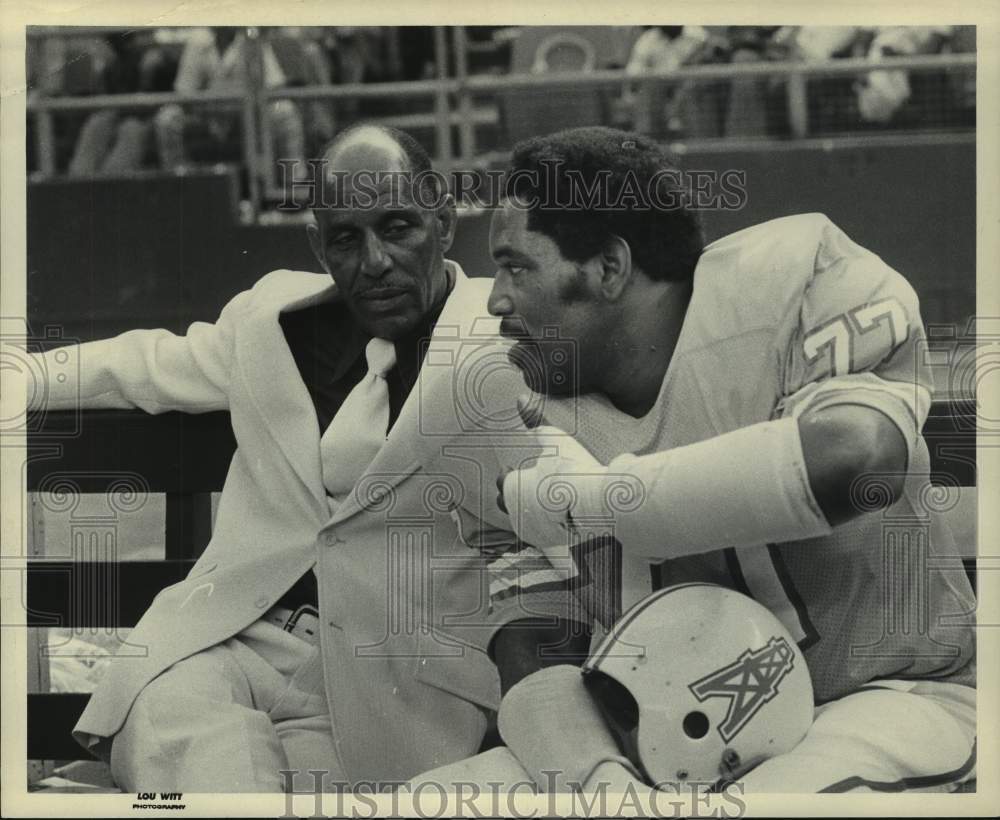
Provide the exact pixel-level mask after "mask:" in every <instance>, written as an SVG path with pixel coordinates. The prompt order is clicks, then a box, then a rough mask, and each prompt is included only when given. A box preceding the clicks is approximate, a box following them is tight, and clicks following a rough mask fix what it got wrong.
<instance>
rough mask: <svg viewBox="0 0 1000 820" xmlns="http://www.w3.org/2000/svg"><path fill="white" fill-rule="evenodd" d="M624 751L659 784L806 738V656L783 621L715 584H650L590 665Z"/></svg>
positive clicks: (706, 774) (710, 772)
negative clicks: (647, 592)
mask: <svg viewBox="0 0 1000 820" xmlns="http://www.w3.org/2000/svg"><path fill="white" fill-rule="evenodd" d="M583 675H584V681H585V682H586V684H587V687H588V689H589V690H590V693H591V695H592V696H593V697H594V699H595V700H596V701H597V703H598V706H599V707H600V708H601V710H602V712H603V713H604V716H605V719H606V720H607V722H608V724H609V725H610V726H611V728H612V731H613V732H614V733H615V735H616V737H617V739H618V741H619V742H620V743H621V745H622V747H623V751H624V752H625V754H626V755H628V757H629V758H630V759H631V760H632V762H633V763H635V764H636V765H637V766H639V767H641V768H642V769H643V770H644V774H645V775H646V777H647V778H648V780H649V782H650V783H651V784H653V785H657V784H666V783H684V782H690V783H695V782H699V783H717V782H719V781H725V782H729V781H733V780H736V779H737V778H739V777H740V776H742V775H743V774H745V773H746V772H748V771H749V770H750V769H752V768H753V767H754V766H756V765H757V764H759V763H760V762H762V761H764V760H766V759H768V758H770V757H773V756H775V755H779V754H783V753H784V752H788V751H790V750H791V749H792V748H794V747H795V746H796V745H797V744H798V743H799V741H800V740H802V738H803V736H804V735H805V733H806V731H807V730H808V729H809V726H810V725H811V724H812V720H813V690H812V681H811V680H810V677H809V670H808V669H807V667H806V662H805V658H804V657H803V655H802V652H801V650H800V649H799V648H798V646H797V645H796V643H795V641H794V640H793V639H792V637H791V635H789V633H788V631H787V630H786V629H785V628H784V626H782V624H781V622H780V621H779V620H778V619H777V618H776V617H775V616H774V615H773V614H772V613H771V612H770V611H769V610H767V609H766V608H765V607H763V606H761V605H760V604H759V603H757V602H756V601H754V600H753V599H751V598H749V597H747V596H746V595H742V594H740V593H739V592H734V591H733V590H731V589H726V588H725V587H721V586H717V585H715V584H706V583H691V584H680V585H678V586H673V587H668V588H666V589H662V590H659V591H658V592H655V593H653V594H652V595H650V596H649V597H647V598H645V599H644V600H642V601H640V602H639V603H638V604H636V606H634V607H633V608H632V609H630V610H629V611H628V612H626V613H625V614H624V615H622V617H621V618H620V619H619V620H618V622H617V623H616V624H615V626H614V628H613V629H612V630H611V632H609V633H608V635H607V636H606V637H605V638H604V640H603V641H602V642H601V643H600V645H599V646H598V648H597V649H596V650H595V651H594V652H593V653H592V654H591V656H590V658H589V659H588V660H587V661H586V663H585V664H584V665H583Z"/></svg>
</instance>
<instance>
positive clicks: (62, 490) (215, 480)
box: [24, 401, 976, 761]
mask: <svg viewBox="0 0 1000 820" xmlns="http://www.w3.org/2000/svg"><path fill="white" fill-rule="evenodd" d="M28 429H29V432H28V435H27V446H28V463H27V485H26V488H27V491H28V494H29V499H28V501H29V503H31V499H32V498H33V496H34V495H35V494H38V493H46V494H49V496H50V499H52V498H54V499H55V503H56V504H57V505H58V506H60V507H61V508H63V509H67V508H69V507H71V506H72V505H73V504H74V503H76V501H77V500H78V497H79V495H80V494H81V493H103V494H107V495H108V496H109V499H110V506H111V507H112V508H113V509H116V510H121V511H122V512H123V513H125V512H127V511H128V510H133V511H134V510H135V509H137V508H138V507H141V505H142V504H143V503H144V501H145V500H146V499H147V498H148V496H149V495H150V494H152V493H165V494H166V520H165V555H164V558H163V559H162V560H155V561H154V560H150V561H134V560H118V557H117V556H118V555H119V553H120V552H121V551H123V550H121V549H120V546H121V545H119V544H118V543H117V539H118V537H119V529H120V528H119V523H120V522H119V521H118V520H117V519H116V518H115V517H113V516H112V517H106V518H91V519H87V520H82V521H80V522H77V526H76V527H75V528H74V530H73V532H72V534H71V541H72V543H71V544H70V545H69V546H70V549H69V550H68V552H66V551H64V552H63V554H62V557H58V558H45V557H44V556H43V555H38V556H30V555H29V556H27V557H26V560H25V569H26V573H25V575H26V585H25V598H24V609H25V612H26V624H27V626H28V627H37V628H46V627H59V628H60V629H61V631H62V632H65V631H66V630H70V633H71V635H73V636H78V637H80V638H83V639H84V640H85V639H86V637H87V636H88V635H91V636H94V635H97V634H98V633H103V634H105V635H114V634H115V633H116V631H117V630H119V629H126V628H128V627H131V626H134V625H135V624H136V622H137V621H138V620H139V618H140V617H141V616H142V614H143V612H144V611H145V610H146V608H147V607H148V606H149V604H150V602H151V601H152V600H153V598H154V596H155V595H156V593H157V592H158V591H159V590H160V589H162V588H163V587H165V586H167V585H169V584H172V583H174V582H176V581H179V580H181V579H182V578H184V577H185V575H186V574H187V572H188V570H189V569H190V568H191V566H192V565H193V563H194V561H195V559H196V557H197V556H198V555H199V554H200V553H201V552H202V551H203V550H204V548H205V546H206V545H207V543H208V541H209V538H210V531H211V514H212V512H211V500H210V495H211V493H212V492H215V491H218V490H221V488H222V485H223V482H224V480H225V475H226V471H227V469H228V466H229V461H230V458H231V456H232V453H233V451H234V449H235V446H236V442H235V440H234V438H233V434H232V431H231V429H230V424H229V416H228V414H227V413H219V412H216V413H206V414H203V415H186V414H182V413H165V414H162V415H155V416H151V415H147V414H145V413H142V412H140V411H88V412H85V413H82V414H81V413H73V412H56V413H44V414H36V415H34V416H31V417H29V419H28ZM924 436H925V438H926V440H927V443H928V446H929V448H930V452H931V457H932V468H931V469H932V481H934V482H935V484H937V485H938V486H941V487H948V488H951V489H952V490H954V489H956V488H960V487H966V488H974V487H975V483H976V416H975V404H974V403H973V402H959V401H937V402H935V403H934V405H933V408H932V411H931V414H930V416H929V418H928V420H927V423H926V425H925V428H924ZM973 492H974V491H973ZM115 499H117V500H115ZM50 503H51V501H50ZM968 509H969V508H968V507H965V508H964V512H963V515H968V514H969V513H968ZM973 509H974V508H973ZM973 515H974V513H973ZM63 548H64V550H65V546H64V547H63ZM66 554H68V555H69V556H70V557H69V558H66V557H65V555H66ZM964 568H965V570H966V571H967V572H968V573H969V575H970V577H971V578H972V579H973V582H975V559H974V558H973V557H968V558H966V560H965V562H964ZM953 569H954V570H955V571H961V569H962V566H959V565H956V566H955V567H954V568H953ZM123 639H124V641H125V643H124V645H123V646H124V650H125V651H126V654H127V652H129V651H133V652H142V651H143V650H142V647H131V646H129V645H128V643H127V640H128V639H127V636H124V637H123ZM34 647H35V649H34V651H37V652H38V653H39V657H38V658H35V659H29V660H31V661H33V662H38V663H40V664H43V665H44V664H46V663H47V662H48V661H49V660H50V658H51V657H58V656H59V654H60V652H59V646H58V645H55V646H53V645H50V644H48V643H47V642H46V641H45V640H36V641H35V642H34ZM88 697H89V695H87V694H86V693H62V692H59V693H51V692H46V691H33V692H30V693H29V695H28V703H27V741H28V743H27V755H28V758H29V759H31V760H37V761H53V760H59V761H71V760H84V759H88V753H87V752H85V751H84V750H83V749H82V748H81V747H80V746H78V745H77V744H76V743H75V742H74V740H73V739H72V737H71V735H70V730H71V729H72V727H73V725H74V724H75V722H76V720H77V719H78V717H79V715H80V713H81V711H82V710H83V708H84V706H85V705H86V702H87V699H88Z"/></svg>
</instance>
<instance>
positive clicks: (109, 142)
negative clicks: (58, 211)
mask: <svg viewBox="0 0 1000 820" xmlns="http://www.w3.org/2000/svg"><path fill="white" fill-rule="evenodd" d="M106 42H107V44H108V46H109V49H110V52H111V58H110V60H109V61H108V62H106V63H105V64H104V65H103V66H102V70H101V87H100V89H99V93H103V94H135V93H141V92H151V91H162V90H166V89H162V88H159V87H157V76H158V74H159V69H160V66H161V63H162V62H163V59H164V57H163V54H162V52H161V51H160V49H158V48H156V47H155V45H154V44H153V42H152V39H151V36H150V33H149V32H143V31H123V32H120V33H118V34H115V35H113V36H110V37H108V38H107V39H106ZM151 134H152V123H151V121H150V118H149V117H148V116H143V114H142V113H140V112H136V113H129V112H128V111H127V110H123V109H118V108H109V109H104V110H102V111H95V112H94V113H93V114H91V115H90V116H89V117H88V118H87V120H86V122H85V123H84V125H83V128H82V129H81V130H80V136H79V138H78V139H77V141H76V146H75V148H74V150H73V156H72V158H71V159H70V163H69V175H70V176H94V175H98V174H105V175H111V174H125V173H129V172H131V171H136V170H138V169H140V168H141V167H142V165H143V163H144V161H145V158H146V155H147V153H148V149H149V145H150V135H151Z"/></svg>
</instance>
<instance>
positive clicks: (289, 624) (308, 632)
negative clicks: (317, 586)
mask: <svg viewBox="0 0 1000 820" xmlns="http://www.w3.org/2000/svg"><path fill="white" fill-rule="evenodd" d="M303 616H307V617H311V618H314V619H315V622H316V624H318V623H319V610H318V609H316V607H314V606H313V605H312V604H300V605H299V606H298V607H296V608H295V610H294V611H293V612H292V614H291V615H290V616H289V617H288V620H287V621H285V625H284V627H282V628H283V629H284V630H285V632H290V633H291V634H293V635H295V637H297V638H302V640H304V641H308V642H309V643H315V642H316V640H317V635H316V630H315V629H309V628H308V627H307V625H306V624H305V623H302V624H300V623H299V621H300V620H301V619H302V618H303ZM302 633H305V634H302Z"/></svg>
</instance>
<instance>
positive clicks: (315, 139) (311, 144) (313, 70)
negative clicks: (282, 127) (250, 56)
mask: <svg viewBox="0 0 1000 820" xmlns="http://www.w3.org/2000/svg"><path fill="white" fill-rule="evenodd" d="M321 35H322V30H321V29H318V28H305V27H303V26H281V27H280V28H277V29H275V30H273V31H270V32H268V43H269V44H270V46H271V49H272V50H273V51H274V54H275V56H276V57H277V59H278V64H279V66H280V67H281V70H282V71H283V72H284V74H285V84H286V85H288V86H290V87H298V86H309V85H330V84H332V82H333V75H332V72H331V68H330V60H329V58H328V56H327V54H326V52H325V51H324V49H323V47H322V45H321V42H320V40H321ZM299 113H300V114H301V116H302V122H303V126H304V128H305V135H306V148H307V151H308V152H309V153H310V154H314V153H317V152H318V151H319V149H320V148H321V147H322V146H323V145H325V144H326V143H327V142H329V141H330V140H331V139H333V135H334V134H335V133H336V130H337V127H336V120H335V118H334V115H333V105H332V104H331V102H330V101H329V100H311V101H309V102H308V103H305V104H303V105H300V106H299Z"/></svg>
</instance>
